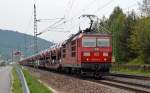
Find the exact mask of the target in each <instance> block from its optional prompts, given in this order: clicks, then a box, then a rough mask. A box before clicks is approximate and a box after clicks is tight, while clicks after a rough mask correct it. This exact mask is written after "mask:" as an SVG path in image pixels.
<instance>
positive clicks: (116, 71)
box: [112, 68, 150, 77]
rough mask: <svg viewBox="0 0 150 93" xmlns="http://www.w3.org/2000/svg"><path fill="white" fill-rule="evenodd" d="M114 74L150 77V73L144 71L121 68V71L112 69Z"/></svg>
mask: <svg viewBox="0 0 150 93" xmlns="http://www.w3.org/2000/svg"><path fill="white" fill-rule="evenodd" d="M112 72H115V73H123V74H131V75H143V76H148V77H150V72H145V71H142V70H130V69H123V68H119V69H112Z"/></svg>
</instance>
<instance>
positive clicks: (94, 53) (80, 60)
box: [19, 27, 112, 76]
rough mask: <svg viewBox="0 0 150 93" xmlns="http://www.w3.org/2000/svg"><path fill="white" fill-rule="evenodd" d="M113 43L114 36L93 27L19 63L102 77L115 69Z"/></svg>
mask: <svg viewBox="0 0 150 93" xmlns="http://www.w3.org/2000/svg"><path fill="white" fill-rule="evenodd" d="M111 42H112V37H111V35H109V34H101V33H95V32H93V31H92V29H91V27H90V28H88V29H86V30H84V31H79V32H78V33H77V34H75V35H73V36H71V37H70V38H69V39H67V40H66V41H64V42H63V43H61V44H55V45H53V46H51V47H50V48H48V49H46V50H44V51H42V52H39V53H38V54H35V55H33V56H31V57H28V58H25V59H24V60H21V61H20V62H19V63H20V64H21V65H25V66H38V67H42V68H48V69H51V70H56V71H65V72H68V73H74V74H84V75H85V74H86V75H92V76H102V75H103V74H105V73H108V72H109V70H110V67H111V63H112V44H111Z"/></svg>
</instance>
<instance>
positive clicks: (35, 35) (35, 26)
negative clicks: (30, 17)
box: [34, 4, 38, 54]
mask: <svg viewBox="0 0 150 93" xmlns="http://www.w3.org/2000/svg"><path fill="white" fill-rule="evenodd" d="M34 53H35V54H36V53H38V45H37V18H36V5H35V4H34Z"/></svg>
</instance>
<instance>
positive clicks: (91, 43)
mask: <svg viewBox="0 0 150 93" xmlns="http://www.w3.org/2000/svg"><path fill="white" fill-rule="evenodd" d="M82 46H83V47H96V38H90V37H86V38H83V39H82Z"/></svg>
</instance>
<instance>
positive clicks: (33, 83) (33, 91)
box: [23, 69, 52, 93]
mask: <svg viewBox="0 0 150 93" xmlns="http://www.w3.org/2000/svg"><path fill="white" fill-rule="evenodd" d="M23 73H24V75H25V78H26V81H27V84H28V87H29V90H30V93H52V91H50V90H49V89H48V88H47V87H46V86H44V85H43V84H41V83H40V82H39V81H38V80H37V79H36V78H35V77H33V76H32V75H31V74H30V73H29V72H28V71H27V70H24V69H23Z"/></svg>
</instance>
